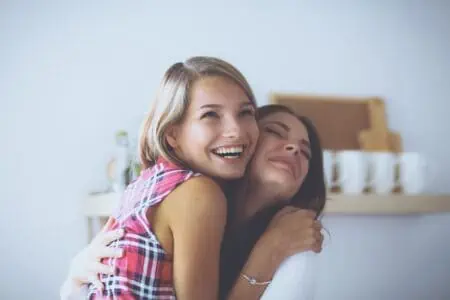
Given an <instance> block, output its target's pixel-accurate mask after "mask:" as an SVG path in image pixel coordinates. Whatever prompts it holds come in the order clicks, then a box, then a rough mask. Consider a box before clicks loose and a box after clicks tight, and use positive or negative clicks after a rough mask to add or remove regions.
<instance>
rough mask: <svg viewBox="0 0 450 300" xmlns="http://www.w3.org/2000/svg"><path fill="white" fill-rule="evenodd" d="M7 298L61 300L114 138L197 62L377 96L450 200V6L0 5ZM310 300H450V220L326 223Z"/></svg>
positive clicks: (395, 2) (283, 84)
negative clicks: (180, 68)
mask: <svg viewBox="0 0 450 300" xmlns="http://www.w3.org/2000/svg"><path fill="white" fill-rule="evenodd" d="M0 40H1V46H0V138H1V147H0V191H1V196H0V214H1V215H0V228H1V242H0V266H1V272H0V298H1V299H57V298H58V290H59V286H60V284H61V283H62V281H63V279H64V277H65V276H66V274H67V270H68V266H69V260H70V258H71V257H72V256H73V255H74V254H75V253H76V252H77V251H78V250H80V249H81V248H82V247H83V246H84V245H85V244H86V241H87V229H86V222H85V219H84V218H83V215H82V212H81V203H82V200H83V199H84V197H85V196H86V195H87V194H88V193H89V192H90V191H93V190H101V189H104V188H105V187H106V186H107V184H108V182H107V178H106V165H107V163H108V161H109V160H110V158H111V155H112V151H113V148H114V135H115V133H116V131H117V130H119V129H124V130H128V131H129V133H130V135H131V136H133V135H137V131H138V127H139V124H140V121H141V119H142V117H143V115H144V113H145V112H146V111H147V110H148V107H149V105H150V102H151V100H152V99H153V96H154V95H155V90H156V88H157V86H158V83H159V80H160V79H161V77H162V75H163V73H164V71H165V70H166V69H167V68H168V67H169V65H170V64H172V63H174V62H176V61H180V60H184V59H185V58H187V57H189V56H193V55H210V56H218V57H221V58H223V59H225V60H227V61H229V62H231V63H232V64H234V65H235V66H237V67H238V68H239V69H240V70H241V71H242V72H243V73H244V75H245V76H246V77H247V79H248V80H249V82H250V84H251V85H252V87H253V89H254V91H255V93H256V96H257V99H258V103H259V104H266V103H268V101H269V100H268V96H269V93H270V92H294V93H309V94H336V95H355V96H365V95H370V96H371V95H377V96H380V97H382V98H383V99H384V101H385V104H386V112H387V118H388V122H389V126H390V128H391V129H393V130H396V131H398V132H400V134H401V135H402V138H403V147H404V149H405V150H407V151H419V152H421V153H423V154H424V155H425V156H426V157H428V158H429V159H430V160H431V162H432V166H433V180H432V184H431V185H430V186H429V187H428V189H429V192H430V193H436V194H442V193H450V185H449V178H450V160H449V159H448V153H449V150H450V142H449V141H448V140H447V137H448V130H449V128H450V118H449V117H448V114H449V111H450V102H449V98H450V1H445V0H430V1H411V0H389V1H388V0H380V1H368V0H343V1H301V0H297V1H294V0H278V1H265V0H259V1H254V0H247V1H237V0H229V1H205V0H191V1H166V2H164V1H141V0H139V1H115V0H109V1H84V0H83V1H46V0H45V1H8V0H3V1H1V2H0ZM324 223H325V226H326V227H327V228H328V230H329V231H330V233H331V239H328V240H327V241H326V245H325V249H324V251H323V253H322V254H321V259H320V270H319V274H318V277H317V287H316V289H317V290H316V295H317V297H316V299H320V300H327V299H335V300H341V299H342V300H344V299H346V300H348V299H374V300H376V299H397V300H398V299H436V300H437V299H450V285H449V278H450V259H449V258H448V257H449V254H450V215H449V214H437V215H416V216H402V217H395V216H390V217H388V216H384V217H381V216H380V217H362V216H361V217H355V216H338V217H325V219H324Z"/></svg>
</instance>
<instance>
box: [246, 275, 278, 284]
mask: <svg viewBox="0 0 450 300" xmlns="http://www.w3.org/2000/svg"><path fill="white" fill-rule="evenodd" d="M241 277H242V278H244V279H245V280H247V281H248V283H249V284H250V285H269V284H270V283H271V282H272V280H269V281H262V282H260V281H257V280H256V278H254V277H250V276H248V275H245V274H244V273H241Z"/></svg>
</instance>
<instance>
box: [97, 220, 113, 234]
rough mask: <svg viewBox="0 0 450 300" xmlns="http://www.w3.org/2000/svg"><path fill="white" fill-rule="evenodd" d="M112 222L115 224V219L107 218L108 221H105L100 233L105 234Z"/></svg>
mask: <svg viewBox="0 0 450 300" xmlns="http://www.w3.org/2000/svg"><path fill="white" fill-rule="evenodd" d="M114 222H115V219H114V218H113V217H109V218H108V221H106V223H105V225H104V226H103V227H102V229H101V230H100V232H106V231H107V230H108V229H109V228H110V227H111V225H112V224H113V223H114Z"/></svg>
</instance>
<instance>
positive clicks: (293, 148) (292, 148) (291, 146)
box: [284, 143, 300, 155]
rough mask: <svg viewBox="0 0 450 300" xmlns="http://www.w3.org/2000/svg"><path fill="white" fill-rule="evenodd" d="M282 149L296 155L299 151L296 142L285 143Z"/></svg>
mask: <svg viewBox="0 0 450 300" xmlns="http://www.w3.org/2000/svg"><path fill="white" fill-rule="evenodd" d="M284 150H285V151H287V152H288V153H289V154H292V155H297V154H298V153H299V151H300V149H299V146H298V145H297V144H292V143H290V144H286V145H285V146H284Z"/></svg>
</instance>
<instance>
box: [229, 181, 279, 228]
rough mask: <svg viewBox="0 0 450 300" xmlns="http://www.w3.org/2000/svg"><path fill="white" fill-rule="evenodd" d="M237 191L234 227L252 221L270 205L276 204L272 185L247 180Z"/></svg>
mask: <svg viewBox="0 0 450 300" xmlns="http://www.w3.org/2000/svg"><path fill="white" fill-rule="evenodd" d="M236 190H237V194H236V195H235V196H234V201H235V206H234V218H233V220H232V227H235V226H238V225H240V224H242V223H244V222H245V221H247V220H249V219H251V218H252V217H253V216H254V215H255V214H256V213H257V212H258V211H260V210H261V209H263V208H265V207H266V206H267V205H268V204H269V203H275V201H274V200H275V199H274V198H276V197H275V196H274V195H273V189H271V186H270V185H264V184H258V182H252V181H249V180H246V181H242V184H241V185H240V186H238V187H237V189H236Z"/></svg>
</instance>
